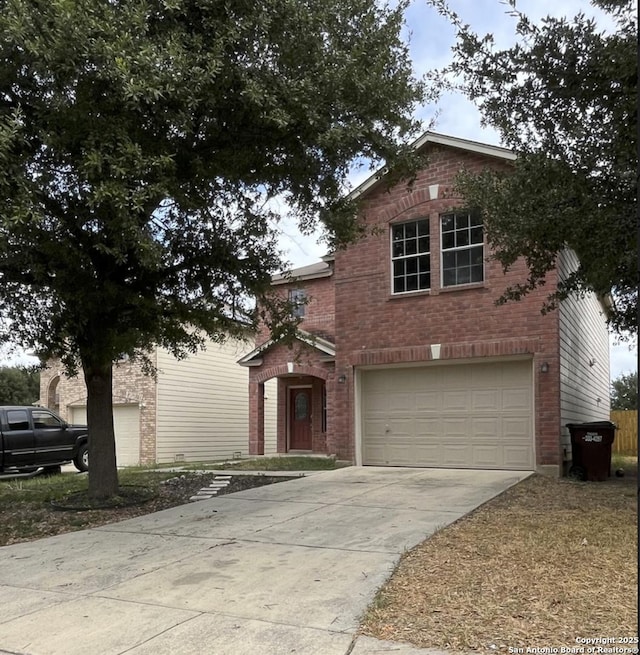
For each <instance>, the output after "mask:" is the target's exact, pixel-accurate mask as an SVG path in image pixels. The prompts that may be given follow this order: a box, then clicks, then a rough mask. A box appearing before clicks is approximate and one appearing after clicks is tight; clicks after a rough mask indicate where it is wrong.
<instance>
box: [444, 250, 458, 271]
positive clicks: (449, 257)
mask: <svg viewBox="0 0 640 655" xmlns="http://www.w3.org/2000/svg"><path fill="white" fill-rule="evenodd" d="M455 266H456V253H455V252H444V253H442V268H455Z"/></svg>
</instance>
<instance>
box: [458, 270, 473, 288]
mask: <svg viewBox="0 0 640 655" xmlns="http://www.w3.org/2000/svg"><path fill="white" fill-rule="evenodd" d="M457 281H458V284H469V282H471V267H469V266H462V267H461V268H459V269H458V280H457Z"/></svg>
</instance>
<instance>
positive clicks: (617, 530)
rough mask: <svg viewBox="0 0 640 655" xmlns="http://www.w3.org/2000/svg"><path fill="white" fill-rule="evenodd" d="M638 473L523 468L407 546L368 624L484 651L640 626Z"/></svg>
mask: <svg viewBox="0 0 640 655" xmlns="http://www.w3.org/2000/svg"><path fill="white" fill-rule="evenodd" d="M636 482H637V481H636V480H635V479H634V478H630V477H629V476H628V475H627V476H626V477H625V478H622V479H618V478H611V480H610V481H607V482H600V483H593V482H592V483H584V482H572V481H569V480H555V479H549V478H544V477H542V476H537V475H534V476H532V477H531V478H528V479H527V480H525V481H524V482H522V483H521V484H519V485H517V486H516V487H513V488H512V489H509V490H508V491H507V492H505V493H504V494H502V495H501V496H499V497H498V498H496V499H494V500H493V501H491V502H489V503H487V504H486V505H484V506H483V507H481V508H479V509H478V510H476V511H475V512H473V513H472V514H471V515H469V516H467V517H465V518H463V519H461V520H460V521H458V522H457V523H455V524H454V525H452V526H449V527H447V528H446V529H443V530H442V531H440V532H439V533H437V534H436V535H434V536H433V537H432V538H431V539H429V540H427V541H425V542H424V543H422V544H421V545H420V546H418V547H417V548H415V549H414V550H412V551H411V552H409V553H408V554H407V555H406V556H405V557H403V559H402V560H401V562H400V564H399V565H398V567H397V569H396V571H395V573H394V574H393V576H392V578H391V580H390V581H389V582H388V583H387V585H386V586H385V587H384V588H383V589H381V591H380V592H379V594H378V596H377V598H376V600H375V602H374V603H373V605H372V607H371V608H370V609H369V611H368V613H367V615H366V617H365V621H364V623H363V626H362V632H363V633H364V634H368V635H371V636H374V637H378V638H381V639H390V640H396V641H405V642H410V643H412V644H415V645H417V646H421V647H435V648H446V649H449V650H452V651H467V652H468V651H477V652H480V653H495V652H508V649H509V647H512V648H517V647H520V648H526V647H534V646H538V647H545V646H546V647H556V648H558V649H560V647H562V646H566V647H573V648H575V647H576V646H577V644H576V637H594V636H603V635H604V636H612V637H616V636H620V637H625V636H626V637H629V636H635V635H637V634H638V626H637V611H638V601H637V585H638V578H637V488H636ZM635 646H637V644H635ZM512 652H513V651H512ZM558 652H560V651H558Z"/></svg>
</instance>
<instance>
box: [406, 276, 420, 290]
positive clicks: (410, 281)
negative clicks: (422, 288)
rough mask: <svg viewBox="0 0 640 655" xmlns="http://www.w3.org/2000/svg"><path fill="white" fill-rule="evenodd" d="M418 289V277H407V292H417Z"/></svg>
mask: <svg viewBox="0 0 640 655" xmlns="http://www.w3.org/2000/svg"><path fill="white" fill-rule="evenodd" d="M417 289H418V276H417V275H407V291H417Z"/></svg>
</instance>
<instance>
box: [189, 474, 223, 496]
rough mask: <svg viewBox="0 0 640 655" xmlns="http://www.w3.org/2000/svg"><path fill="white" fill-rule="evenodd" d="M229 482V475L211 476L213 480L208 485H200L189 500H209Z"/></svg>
mask: <svg viewBox="0 0 640 655" xmlns="http://www.w3.org/2000/svg"><path fill="white" fill-rule="evenodd" d="M229 482H231V476H230V475H216V477H215V478H213V481H212V482H211V484H210V485H209V486H208V487H202V489H200V491H198V492H197V493H196V494H195V495H194V496H191V498H189V500H190V501H192V502H195V501H196V500H211V499H212V498H214V497H215V496H217V495H218V491H220V489H224V488H225V487H226V486H228V485H229Z"/></svg>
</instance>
